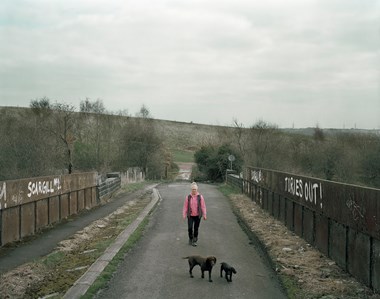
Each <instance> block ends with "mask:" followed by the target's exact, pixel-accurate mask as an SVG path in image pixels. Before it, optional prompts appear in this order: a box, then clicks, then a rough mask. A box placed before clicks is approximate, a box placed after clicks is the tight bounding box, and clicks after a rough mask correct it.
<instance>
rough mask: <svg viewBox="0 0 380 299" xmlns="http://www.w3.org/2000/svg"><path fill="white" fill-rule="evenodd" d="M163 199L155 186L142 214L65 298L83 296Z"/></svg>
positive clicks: (73, 298) (72, 298)
mask: <svg viewBox="0 0 380 299" xmlns="http://www.w3.org/2000/svg"><path fill="white" fill-rule="evenodd" d="M159 200H161V196H160V194H159V192H158V190H157V189H156V188H153V195H152V200H151V202H150V203H149V204H148V205H147V206H146V207H145V209H144V210H143V211H142V212H141V213H140V215H139V216H138V217H137V218H136V219H135V220H134V221H133V222H132V223H131V224H130V225H128V227H127V228H126V229H125V230H124V231H122V232H121V233H120V234H119V235H118V237H117V238H116V240H115V242H114V243H113V244H111V245H110V246H109V247H108V248H107V249H106V250H105V251H104V253H103V255H101V256H100V257H99V258H98V259H97V260H96V261H95V262H94V263H93V264H92V265H91V267H90V268H88V269H87V271H86V272H85V273H84V274H83V275H82V276H81V277H80V278H79V279H78V280H77V281H76V282H75V283H74V285H73V286H72V287H71V288H70V289H69V290H68V291H67V292H66V294H65V295H64V296H63V298H66V299H69V298H70V299H76V298H80V297H81V296H83V295H84V294H85V293H86V292H87V290H88V289H89V287H90V286H91V285H92V284H93V283H94V282H95V280H96V279H97V277H98V276H99V275H100V274H101V273H102V271H103V270H104V268H105V267H106V266H107V265H108V263H109V262H110V261H111V260H112V259H113V258H114V256H115V255H116V254H117V253H118V252H119V250H120V249H121V247H122V246H123V245H124V244H125V242H127V241H128V238H129V237H130V236H131V235H132V234H133V233H134V231H135V230H136V229H137V228H138V226H139V225H140V223H141V222H142V221H143V220H144V219H145V217H146V216H148V215H149V213H150V212H151V211H152V210H153V208H154V207H155V206H156V204H157V202H158V201H159Z"/></svg>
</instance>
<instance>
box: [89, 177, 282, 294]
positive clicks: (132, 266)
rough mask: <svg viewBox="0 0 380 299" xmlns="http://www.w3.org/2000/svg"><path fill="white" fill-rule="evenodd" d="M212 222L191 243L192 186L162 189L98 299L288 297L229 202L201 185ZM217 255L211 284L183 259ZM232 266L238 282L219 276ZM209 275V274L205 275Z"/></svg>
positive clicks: (175, 184) (235, 279)
mask: <svg viewBox="0 0 380 299" xmlns="http://www.w3.org/2000/svg"><path fill="white" fill-rule="evenodd" d="M199 190H200V192H201V193H203V195H204V196H205V200H206V205H207V210H208V219H207V220H206V221H204V220H202V222H201V226H200V234H199V242H198V247H192V246H189V245H188V244H187V240H188V237H187V224H186V222H185V221H184V220H182V216H181V212H182V205H183V201H184V198H185V196H186V194H188V193H189V191H190V184H189V183H188V182H187V183H171V184H164V185H160V186H159V187H158V191H159V193H160V195H161V198H162V201H161V202H160V203H159V204H158V206H157V208H156V209H155V211H154V213H153V214H152V215H151V216H150V217H151V219H150V222H149V225H148V228H147V230H146V232H145V234H144V235H143V237H142V238H141V239H140V241H139V242H138V243H137V244H136V246H134V248H133V249H132V250H131V251H130V252H129V253H128V254H127V255H126V256H125V259H124V261H123V262H122V263H121V264H120V265H119V268H118V270H117V271H116V272H115V274H114V277H113V279H111V281H110V285H109V288H107V289H106V290H103V291H102V292H101V293H99V294H98V295H97V296H96V298H98V299H99V298H107V299H108V298H118V299H119V298H134V299H135V298H150V299H154V298H165V299H167V298H207V299H212V298H218V299H220V298H250V299H254V298H260V299H266V298H268V299H269V298H270V299H272V298H276V299H281V298H286V295H285V294H284V293H283V291H282V289H281V287H280V284H279V282H278V280H277V277H276V274H275V273H274V272H273V271H272V270H271V269H270V268H269V267H268V266H267V264H266V263H265V262H264V261H263V259H262V258H261V256H260V255H259V254H258V253H257V252H256V250H255V248H254V247H253V246H252V245H250V244H249V239H248V237H247V236H246V234H245V233H244V232H243V231H242V229H241V228H240V226H239V224H238V223H237V221H236V218H235V216H234V214H233V212H232V210H231V207H230V205H229V202H228V200H227V199H226V198H225V197H224V196H223V195H222V194H221V193H220V192H219V191H218V190H217V189H216V187H215V186H212V185H203V184H200V188H199ZM193 254H199V255H202V256H207V255H215V256H216V257H217V259H218V261H217V265H216V267H215V268H214V270H213V273H212V278H213V281H214V282H212V283H210V282H208V280H207V278H205V279H202V278H201V271H200V268H199V267H198V266H197V267H196V268H194V270H193V274H194V278H190V277H189V273H188V270H189V269H188V263H187V260H184V259H182V257H184V256H188V255H193ZM222 261H225V262H228V263H230V264H231V265H233V266H234V267H235V268H236V270H237V274H236V275H234V276H233V282H232V283H227V281H226V280H225V279H224V278H220V276H219V275H220V264H219V263H220V262H222ZM206 277H207V274H206Z"/></svg>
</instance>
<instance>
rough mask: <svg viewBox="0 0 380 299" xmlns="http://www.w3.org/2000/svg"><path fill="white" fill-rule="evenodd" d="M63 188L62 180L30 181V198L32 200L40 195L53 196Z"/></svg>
mask: <svg viewBox="0 0 380 299" xmlns="http://www.w3.org/2000/svg"><path fill="white" fill-rule="evenodd" d="M61 188H62V186H61V180H60V178H54V179H52V180H50V181H35V182H33V181H30V182H29V183H28V191H29V193H28V197H29V198H31V197H32V196H33V195H39V194H52V193H54V192H57V191H59V190H61Z"/></svg>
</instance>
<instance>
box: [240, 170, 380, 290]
mask: <svg viewBox="0 0 380 299" xmlns="http://www.w3.org/2000/svg"><path fill="white" fill-rule="evenodd" d="M242 186H243V187H242V190H243V192H244V193H245V194H246V195H247V196H249V197H250V198H251V199H252V200H254V201H256V202H257V203H258V204H259V205H260V206H261V207H262V208H263V209H265V210H267V211H268V213H269V214H270V215H273V216H274V217H276V218H277V219H279V220H280V221H282V222H283V223H284V224H285V225H286V226H287V227H288V228H289V229H290V230H292V231H294V232H295V233H296V234H297V235H299V236H301V237H303V238H304V239H305V240H306V241H307V242H309V243H310V244H311V245H313V246H315V247H316V248H318V249H319V250H320V251H321V252H322V253H324V254H325V255H327V256H329V257H330V258H332V259H334V260H335V261H336V263H337V264H338V265H339V266H340V267H342V268H343V269H345V270H346V271H348V272H349V273H351V274H352V275H354V276H355V277H357V278H358V279H359V280H361V281H362V282H364V283H365V284H367V285H368V286H370V287H372V288H373V289H374V290H376V291H380V278H379V276H380V241H379V240H380V190H379V189H373V188H364V187H360V186H355V185H348V184H342V183H337V182H331V181H326V180H321V179H317V178H312V177H305V176H299V175H295V174H289V173H285V172H278V171H272V170H268V169H259V168H254V167H247V168H246V169H245V171H244V176H243V179H242Z"/></svg>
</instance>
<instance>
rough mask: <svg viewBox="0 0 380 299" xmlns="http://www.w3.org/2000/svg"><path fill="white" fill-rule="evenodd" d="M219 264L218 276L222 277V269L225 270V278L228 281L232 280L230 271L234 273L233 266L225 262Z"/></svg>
mask: <svg viewBox="0 0 380 299" xmlns="http://www.w3.org/2000/svg"><path fill="white" fill-rule="evenodd" d="M220 264H221V266H220V277H223V271H225V277H226V279H227V281H228V282H232V273H235V274H236V270H235V268H234V267H231V266H230V265H229V264H227V263H224V262H223V263H220Z"/></svg>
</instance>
